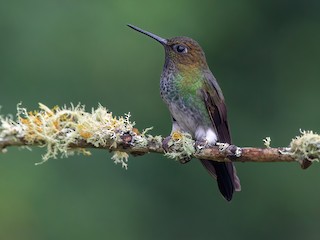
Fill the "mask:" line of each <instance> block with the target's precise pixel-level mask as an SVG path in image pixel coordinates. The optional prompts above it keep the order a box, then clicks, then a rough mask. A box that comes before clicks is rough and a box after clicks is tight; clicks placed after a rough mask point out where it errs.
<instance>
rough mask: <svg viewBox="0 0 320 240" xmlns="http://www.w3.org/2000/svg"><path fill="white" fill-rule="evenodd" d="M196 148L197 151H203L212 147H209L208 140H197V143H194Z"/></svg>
mask: <svg viewBox="0 0 320 240" xmlns="http://www.w3.org/2000/svg"><path fill="white" fill-rule="evenodd" d="M194 147H195V148H196V149H197V150H201V149H204V148H207V147H210V145H209V143H208V141H207V140H197V141H196V142H195V143H194Z"/></svg>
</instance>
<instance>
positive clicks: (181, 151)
mask: <svg viewBox="0 0 320 240" xmlns="http://www.w3.org/2000/svg"><path fill="white" fill-rule="evenodd" d="M134 126H135V123H134V122H132V121H131V119H130V113H128V114H125V115H124V116H123V117H116V116H114V115H113V114H112V113H111V112H110V111H108V110H107V109H106V108H105V107H103V106H101V105H99V106H98V107H97V108H92V110H91V112H87V111H86V110H85V107H84V106H83V105H80V104H78V105H73V104H71V105H70V107H66V106H64V107H58V106H55V107H53V108H49V107H47V106H45V105H44V104H41V103H40V104H39V110H37V111H31V112H28V111H27V109H26V108H23V107H21V104H18V106H17V118H16V119H15V120H14V119H13V118H12V117H4V116H0V151H2V152H5V150H6V148H7V147H9V146H20V147H31V146H40V147H45V148H46V153H45V154H44V155H43V156H42V162H40V163H43V162H45V161H47V160H48V159H50V158H57V157H59V156H61V157H68V156H70V155H73V154H75V153H80V154H84V155H90V151H89V150H88V149H90V148H102V149H108V150H109V151H112V152H113V156H112V160H113V161H114V162H115V163H119V164H121V166H122V167H124V168H127V164H128V157H129V155H128V154H129V153H131V154H133V155H135V156H136V155H143V154H146V153H150V152H156V153H165V155H166V156H167V157H169V158H174V159H178V160H179V159H185V158H189V159H191V158H192V157H195V158H198V159H207V160H214V161H231V160H232V161H235V162H237V161H238V162H293V161H296V162H299V163H300V165H301V167H302V168H304V169H305V168H307V167H309V166H310V165H311V163H312V162H314V161H319V159H320V135H318V134H316V133H314V132H312V131H301V135H300V136H297V137H295V138H293V139H292V141H291V143H290V144H289V146H288V147H282V148H271V147H270V144H271V139H270V138H265V139H264V144H265V146H266V148H252V147H246V148H241V151H240V152H241V155H240V156H237V158H234V157H233V158H230V156H229V155H228V153H227V152H224V151H222V150H221V149H219V147H209V146H206V147H203V148H201V149H199V148H195V142H194V140H193V139H192V137H191V135H190V134H188V133H181V132H174V133H173V134H172V135H171V138H170V140H169V142H168V147H169V152H165V151H164V149H163V148H162V141H163V138H162V137H161V136H152V135H150V134H148V131H149V130H150V129H151V128H147V129H145V130H143V131H142V132H139V131H138V129H137V128H135V127H134Z"/></svg>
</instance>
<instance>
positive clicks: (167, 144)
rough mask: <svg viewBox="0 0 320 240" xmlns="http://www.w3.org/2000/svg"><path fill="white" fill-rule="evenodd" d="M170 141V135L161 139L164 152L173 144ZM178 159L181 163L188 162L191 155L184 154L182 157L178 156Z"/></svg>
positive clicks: (168, 150)
mask: <svg viewBox="0 0 320 240" xmlns="http://www.w3.org/2000/svg"><path fill="white" fill-rule="evenodd" d="M171 141H172V138H171V136H168V137H166V138H165V139H163V141H162V148H163V150H164V151H165V152H166V153H168V152H170V147H171V146H172V145H173V144H172V142H171ZM178 160H179V162H180V163H181V164H185V163H187V162H190V160H191V157H187V156H185V157H183V158H179V159H178Z"/></svg>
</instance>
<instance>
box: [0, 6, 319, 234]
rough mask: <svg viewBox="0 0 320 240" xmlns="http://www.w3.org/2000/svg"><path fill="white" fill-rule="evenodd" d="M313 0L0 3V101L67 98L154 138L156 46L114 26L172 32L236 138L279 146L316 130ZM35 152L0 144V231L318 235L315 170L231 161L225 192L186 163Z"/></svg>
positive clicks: (166, 125)
mask: <svg viewBox="0 0 320 240" xmlns="http://www.w3.org/2000/svg"><path fill="white" fill-rule="evenodd" d="M319 11H320V2H319V1H302V0H301V1H276V0H272V1H254V0H244V1H222V0H214V1H194V0H184V1H182V0H177V1H167V0H162V1H147V0H144V1H142V0H141V1H128V0H127V1H110V0H104V1H101V0H90V1H89V0H86V1H85V0H77V1H76V0H65V1H58V0H29V1H23V0H10V1H9V0H0V30H1V37H0V83H1V84H0V105H2V110H1V113H2V114H9V113H12V114H15V112H16V104H17V103H19V102H20V101H22V103H23V106H24V107H27V108H28V109H30V110H32V109H35V108H37V106H38V102H42V103H44V104H47V105H48V106H54V105H63V104H68V103H70V102H73V103H78V102H81V103H83V104H85V105H86V106H87V109H90V108H91V107H95V106H97V105H98V103H101V104H102V105H104V106H106V107H107V108H109V109H110V110H111V111H112V112H113V113H114V114H116V115H122V114H124V113H126V112H129V111H130V112H131V113H132V119H133V120H134V121H136V122H137V127H138V128H140V129H143V128H146V127H149V126H154V130H153V131H152V133H153V134H162V135H167V134H168V133H169V132H170V130H171V122H170V118H169V114H168V110H167V109H166V106H165V105H164V104H163V103H162V100H161V99H160V96H159V77H160V73H161V70H162V65H163V60H164V52H163V49H162V47H161V46H160V45H159V44H158V43H156V42H155V41H152V40H151V39H149V38H147V37H146V36H143V35H141V34H139V33H137V32H135V31H133V30H131V29H129V28H128V27H126V24H127V23H132V24H135V25H137V26H140V27H141V28H144V29H146V30H149V31H152V32H154V33H156V34H159V35H160V36H163V37H173V36H177V35H186V36H189V37H192V38H194V39H196V40H197V41H198V42H199V43H200V44H201V45H202V47H203V49H204V51H205V52H206V56H207V60H208V63H209V65H210V66H211V70H212V71H213V73H214V74H215V76H216V78H217V79H218V81H219V84H220V86H221V87H222V89H223V91H224V95H225V97H226V101H227V105H228V110H229V121H230V124H231V130H232V135H233V140H234V142H235V144H237V145H239V146H257V147H259V146H262V145H263V144H262V139H263V138H264V137H266V136H270V137H271V138H272V139H273V141H272V146H287V145H288V143H289V141H290V139H291V138H292V137H294V136H295V135H297V134H299V128H302V129H312V130H315V131H318V132H319V131H320V130H319V119H320V112H319V111H318V103H319V98H320V95H319V88H320V81H319V76H320V67H319V63H320V14H319ZM43 153H44V151H43V149H34V150H33V151H32V152H30V151H27V150H19V149H14V148H10V149H9V152H8V153H7V154H1V155H0V194H1V197H0V239H6V240H18V239H19V240H20V239H46V240H47V239H48V240H49V239H69V240H70V239H77V240H81V239H302V238H303V239H319V235H320V229H319V224H320V204H319V202H320V168H319V166H318V165H317V164H314V166H312V167H311V168H310V169H308V170H305V171H302V170H301V169H300V167H299V166H298V164H295V163H283V164H281V163H272V164H271V163H265V164H254V163H243V164H241V163H240V164H237V168H238V173H239V176H240V178H241V181H242V189H243V190H242V192H240V193H237V194H235V196H234V199H233V201H232V202H231V203H227V202H226V201H225V200H223V199H222V197H221V196H220V194H219V192H218V190H217V186H216V183H215V182H214V181H213V180H212V179H211V178H210V176H209V175H208V174H207V172H206V171H205V170H204V169H203V167H202V166H201V164H200V163H199V162H198V161H196V160H193V161H191V162H190V163H189V164H186V165H180V164H178V163H176V162H174V161H172V160H168V159H166V158H165V157H163V156H161V155H157V154H149V155H145V156H143V157H139V158H130V162H129V169H128V170H127V171H126V170H124V169H121V167H119V166H114V163H113V162H112V160H110V157H111V155H110V154H109V153H108V152H106V151H102V150H100V151H93V155H92V156H91V157H83V156H74V157H70V158H68V159H57V160H51V161H49V162H47V163H45V164H43V165H40V166H34V163H36V162H39V161H41V154H43Z"/></svg>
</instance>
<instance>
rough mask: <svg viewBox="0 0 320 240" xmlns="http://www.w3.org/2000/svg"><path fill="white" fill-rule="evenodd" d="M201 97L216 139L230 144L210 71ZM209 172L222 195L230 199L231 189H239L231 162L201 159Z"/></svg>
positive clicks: (221, 101) (224, 114) (219, 93)
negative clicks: (216, 182)
mask: <svg viewBox="0 0 320 240" xmlns="http://www.w3.org/2000/svg"><path fill="white" fill-rule="evenodd" d="M204 77H205V79H204V86H203V88H202V97H203V100H204V103H205V105H206V108H207V111H208V114H209V116H210V119H211V122H212V125H213V127H214V128H215V130H216V133H217V137H218V141H219V142H221V143H229V144H231V136H230V131H229V125H228V121H227V108H226V105H225V103H224V97H223V94H222V91H221V89H220V87H219V85H218V83H217V81H216V80H215V78H214V76H213V75H212V73H211V72H210V71H209V72H206V73H205V75H204ZM201 162H202V164H203V165H204V166H205V168H206V169H207V170H208V171H209V173H210V174H211V175H212V176H213V177H216V178H217V181H218V186H219V189H220V192H221V193H222V195H223V196H224V197H225V198H226V199H227V200H228V201H230V200H231V198H232V195H233V191H234V190H236V191H239V190H240V181H239V178H238V176H237V174H236V171H235V168H234V166H233V163H223V162H215V161H210V160H201Z"/></svg>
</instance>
